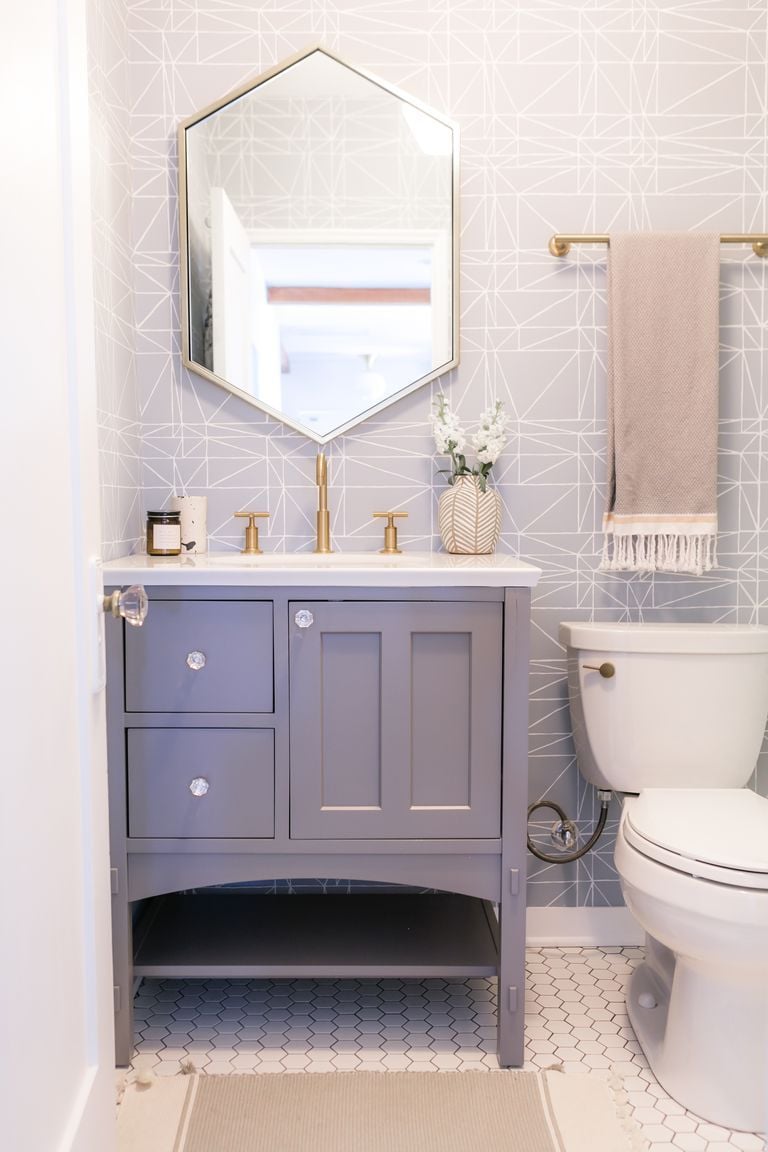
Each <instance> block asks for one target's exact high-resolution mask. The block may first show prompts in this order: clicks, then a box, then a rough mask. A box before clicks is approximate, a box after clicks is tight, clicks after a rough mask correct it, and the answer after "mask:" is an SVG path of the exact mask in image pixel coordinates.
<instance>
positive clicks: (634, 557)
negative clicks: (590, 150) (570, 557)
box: [601, 232, 720, 575]
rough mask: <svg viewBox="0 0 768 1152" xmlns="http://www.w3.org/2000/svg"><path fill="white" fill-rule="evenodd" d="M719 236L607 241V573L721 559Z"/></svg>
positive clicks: (631, 236)
mask: <svg viewBox="0 0 768 1152" xmlns="http://www.w3.org/2000/svg"><path fill="white" fill-rule="evenodd" d="M719 276H720V237H719V236H718V235H717V234H716V233H714V232H713V233H709V232H689V233H676V232H675V233H664V232H644V233H643V232H639V233H638V232H635V233H624V234H612V235H611V240H610V250H609V296H608V300H609V317H608V331H609V369H608V467H609V472H608V506H607V511H606V513H605V516H604V517H603V530H604V533H605V546H604V550H603V560H602V563H601V568H604V569H613V570H624V571H632V572H693V573H695V574H696V575H701V573H702V572H707V571H709V570H710V569H711V568H712V567H714V566H715V565H716V564H717V557H716V551H715V544H716V539H717V514H716V480H717V395H718V344H719V317H718V312H719V293H718V289H719Z"/></svg>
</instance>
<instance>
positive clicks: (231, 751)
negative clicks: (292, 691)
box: [127, 728, 275, 838]
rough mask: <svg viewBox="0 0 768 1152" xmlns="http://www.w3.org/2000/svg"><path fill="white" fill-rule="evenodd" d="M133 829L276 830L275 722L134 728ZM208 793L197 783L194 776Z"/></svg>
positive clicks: (249, 833)
mask: <svg viewBox="0 0 768 1152" xmlns="http://www.w3.org/2000/svg"><path fill="white" fill-rule="evenodd" d="M127 736H128V835H129V836H149V837H154V836H158V837H163V836H168V837H184V838H188V837H194V836H202V837H209V836H217V837H271V836H274V834H275V738H274V732H272V730H271V729H260V730H259V731H253V730H252V729H242V728H241V729H232V728H231V729H223V728H194V729H179V728H132V729H129V731H128V734H127ZM196 779H203V780H205V782H206V783H207V785H208V790H207V791H206V792H205V795H202V796H195V795H194V794H193V792H192V791H191V790H190V784H191V782H192V781H193V780H196Z"/></svg>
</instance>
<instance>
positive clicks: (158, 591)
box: [107, 565, 530, 1065]
mask: <svg viewBox="0 0 768 1152" xmlns="http://www.w3.org/2000/svg"><path fill="white" fill-rule="evenodd" d="M180 567H181V566H180ZM157 571H158V573H159V574H160V575H159V580H158V582H157V583H156V584H153V583H152V579H148V577H153V576H154V575H155V570H154V569H150V570H149V571H148V572H147V573H146V575H145V576H143V579H144V580H145V582H146V584H147V590H148V593H149V599H150V606H149V614H148V616H147V620H146V622H145V624H144V626H143V628H141V629H135V628H130V627H127V626H125V625H124V624H123V623H122V622H120V623H118V622H116V621H115V622H110V624H109V625H108V628H107V659H108V664H107V700H108V752H109V804H110V840H111V844H110V852H111V867H112V932H113V957H114V972H115V978H114V984H115V1022H116V1023H115V1028H116V1055H117V1062H118V1063H120V1064H124V1063H127V1062H128V1061H129V1060H130V1058H131V1056H132V1052H133V1044H132V1040H133V1027H132V1025H133V1020H132V994H131V990H132V988H133V986H134V982H135V979H136V977H141V976H148V977H152V976H155V977H163V976H168V977H179V978H181V977H190V978H197V977H236V978H240V977H246V976H253V977H270V978H289V979H290V978H306V977H330V978H359V979H368V978H371V979H382V978H388V977H406V978H411V979H424V978H427V977H439V978H445V979H463V978H465V977H494V976H495V977H498V987H499V998H498V1003H497V1017H498V1022H499V1031H498V1054H499V1060H500V1062H501V1064H503V1065H508V1064H520V1063H522V1058H523V1011H524V997H523V985H524V945H525V880H524V875H525V872H524V870H525V813H526V803H527V785H528V780H527V724H526V716H527V684H528V612H529V600H530V592H529V588H528V587H519V588H518V587H515V588H503V587H494V586H490V587H485V586H482V585H481V586H475V587H473V586H466V587H458V588H446V587H413V588H411V587H381V588H360V587H357V586H351V587H350V586H347V585H340V586H333V585H328V586H322V587H318V586H315V587H313V586H311V585H301V586H296V587H280V586H266V585H265V586H259V587H249V586H248V584H247V582H245V581H244V583H243V584H242V586H241V585H236V586H228V585H227V584H226V582H224V583H222V584H217V583H215V582H214V580H213V579H211V580H209V582H208V584H202V585H195V584H191V583H190V584H187V585H185V584H184V583H183V579H184V574H183V571H182V572H181V573H180V577H179V582H178V583H174V584H171V583H164V582H163V579H162V574H163V568H162V566H159V567H158V569H157ZM190 571H191V572H192V573H193V575H194V573H195V572H196V571H197V569H196V568H195V566H194V565H190ZM480 572H481V574H482V569H480ZM313 877H322V878H323V879H327V880H331V881H333V880H337V881H354V882H356V891H355V893H354V894H351V895H348V896H341V895H338V896H334V895H324V894H322V893H321V892H320V891H318V893H317V894H305V895H301V896H295V895H285V896H284V895H270V896H269V897H268V898H265V897H262V896H259V895H258V894H254V893H253V892H252V891H249V890H248V888H247V887H243V885H246V886H247V885H248V884H249V883H252V882H269V881H273V880H274V881H277V880H284V879H292V880H296V881H300V880H304V879H311V878H313ZM371 883H373V885H374V887H373V889H372V890H371V888H370V885H371ZM382 884H383V885H384V886H385V887H384V890H382V887H381V885H382ZM232 885H234V887H229V886H232ZM361 885H368V890H367V891H364V892H360V891H357V889H359V888H360V886H361ZM222 886H224V888H223V890H222ZM333 889H334V885H333V884H331V885H329V891H333ZM414 889H418V890H419V893H420V894H416V893H414V891H413V890H414ZM425 889H426V890H431V893H432V894H431V895H423V894H421V893H423V891H424V890H425ZM496 910H498V915H497V914H496Z"/></svg>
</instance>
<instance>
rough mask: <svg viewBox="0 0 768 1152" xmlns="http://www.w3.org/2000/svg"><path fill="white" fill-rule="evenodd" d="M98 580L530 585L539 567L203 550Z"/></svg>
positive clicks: (489, 559) (127, 565)
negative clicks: (205, 551) (206, 551)
mask: <svg viewBox="0 0 768 1152" xmlns="http://www.w3.org/2000/svg"><path fill="white" fill-rule="evenodd" d="M103 568H104V583H105V585H112V584H149V585H156V586H157V585H166V586H167V585H175V584H178V585H188V586H197V587H204V586H209V587H214V586H226V587H238V586H240V587H242V586H250V587H268V586H269V587H293V588H295V587H313V588H318V587H336V588H339V587H343V588H351V587H355V588H472V587H477V588H532V587H533V586H534V585H535V584H537V583H538V580H539V577H540V576H541V569H540V568H536V567H534V566H533V565H532V564H526V563H525V562H524V561H522V560H518V559H517V558H516V557H515V556H511V555H508V554H505V553H502V552H494V553H492V554H491V555H489V556H451V555H449V554H448V553H447V552H403V553H401V555H399V556H382V555H381V554H380V553H379V552H332V553H330V554H328V555H315V553H313V552H294V553H290V552H265V553H263V554H262V555H261V556H244V555H243V554H242V553H240V552H208V553H206V554H205V555H201V556H189V555H186V556H146V555H137V556H123V557H121V558H120V559H117V560H108V561H106V562H105V563H104V565H103Z"/></svg>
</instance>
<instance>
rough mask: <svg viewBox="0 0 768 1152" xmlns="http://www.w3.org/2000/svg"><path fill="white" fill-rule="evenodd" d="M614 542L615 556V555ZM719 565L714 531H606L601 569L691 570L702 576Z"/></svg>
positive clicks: (625, 570)
mask: <svg viewBox="0 0 768 1152" xmlns="http://www.w3.org/2000/svg"><path fill="white" fill-rule="evenodd" d="M611 541H613V555H611ZM716 567H717V536H716V535H715V534H714V533H712V532H702V533H700V534H698V535H693V534H691V535H688V534H687V533H686V534H684V533H679V534H678V533H659V532H648V533H635V534H633V535H629V534H627V535H624V534H618V533H613V532H606V533H605V537H604V540H603V553H602V558H601V560H600V569H601V571H604V572H690V573H691V574H692V575H695V576H701V575H702V573H703V572H710V571H711V570H712V569H713V568H716Z"/></svg>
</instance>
